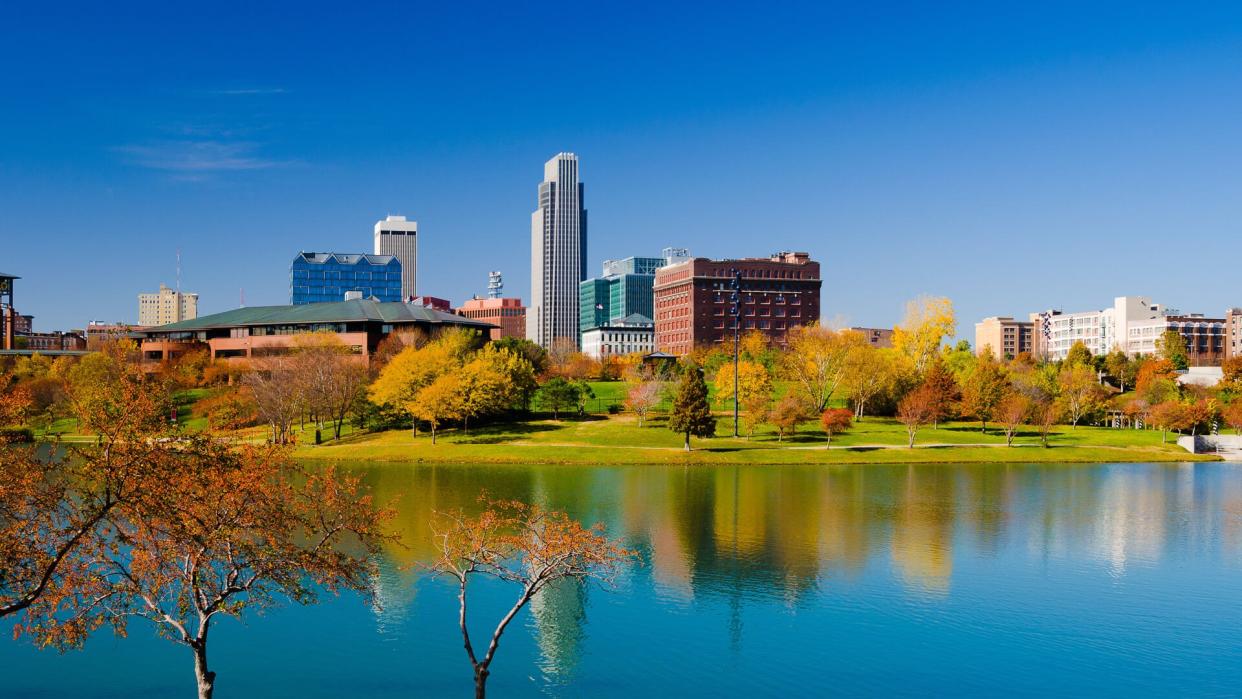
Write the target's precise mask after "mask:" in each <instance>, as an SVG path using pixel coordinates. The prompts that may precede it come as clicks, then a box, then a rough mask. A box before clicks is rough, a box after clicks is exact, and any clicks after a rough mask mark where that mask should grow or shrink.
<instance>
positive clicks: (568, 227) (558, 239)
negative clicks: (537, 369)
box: [526, 153, 587, 348]
mask: <svg viewBox="0 0 1242 699" xmlns="http://www.w3.org/2000/svg"><path fill="white" fill-rule="evenodd" d="M582 195H583V185H582V183H581V182H580V181H579V180H578V156H576V155H574V154H573V153H557V155H556V157H554V158H552V159H551V160H549V161H548V162H547V163H545V164H544V166H543V182H541V183H540V184H539V208H538V209H536V210H535V212H534V213H532V214H531V216H530V307H529V309H528V310H527V312H526V338H527V339H529V340H531V341H533V342H535V343H536V344H539V345H542V346H543V347H546V348H551V347H552V345H553V343H554V342H555V341H556V340H557V339H558V338H569V339H570V340H572V341H573V343H574V344H575V345H577V344H578V342H579V334H578V283H579V282H581V281H582V280H583V279H586V253H587V212H586V208H584V206H583V196H582Z"/></svg>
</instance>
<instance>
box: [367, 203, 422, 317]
mask: <svg viewBox="0 0 1242 699" xmlns="http://www.w3.org/2000/svg"><path fill="white" fill-rule="evenodd" d="M375 254H376V255H392V256H393V257H395V258H397V260H398V261H400V262H401V300H402V301H409V300H410V299H412V298H414V297H415V296H418V285H417V283H416V282H417V280H418V221H407V220H405V217H404V216H389V217H388V218H386V219H384V220H383V221H376V223H375Z"/></svg>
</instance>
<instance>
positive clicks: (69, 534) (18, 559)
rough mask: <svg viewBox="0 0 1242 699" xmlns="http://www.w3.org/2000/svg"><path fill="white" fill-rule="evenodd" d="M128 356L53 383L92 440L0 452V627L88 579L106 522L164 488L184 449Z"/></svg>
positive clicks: (155, 391) (164, 403)
mask: <svg viewBox="0 0 1242 699" xmlns="http://www.w3.org/2000/svg"><path fill="white" fill-rule="evenodd" d="M128 354H129V352H128V346H127V345H125V344H122V343H105V345H104V346H103V347H102V348H101V351H99V352H96V353H93V354H91V355H88V356H87V357H85V358H83V360H82V361H81V362H80V363H79V364H77V365H75V366H74V367H73V369H72V370H71V371H70V372H69V376H68V377H67V380H64V381H62V380H61V379H56V380H57V381H58V382H61V383H62V384H63V390H64V392H65V395H66V399H67V401H68V403H69V405H70V407H71V409H72V412H73V415H74V417H76V418H77V420H78V425H79V429H80V430H81V431H83V432H87V433H93V434H94V435H95V438H94V439H93V440H91V441H89V442H82V443H78V444H73V445H68V446H66V447H64V448H63V450H62V449H61V448H60V447H59V445H56V444H53V445H52V447H51V448H50V449H47V448H44V449H37V448H33V447H18V446H12V447H6V448H4V449H3V450H0V617H3V616H8V615H13V614H18V613H21V612H27V613H29V609H30V608H31V607H32V606H33V605H34V604H35V603H36V602H37V601H38V600H40V598H42V597H44V596H45V595H53V596H54V595H58V594H62V593H63V591H65V590H66V589H71V588H74V587H75V586H77V585H78V584H79V583H80V582H81V581H82V580H84V579H85V578H86V577H88V575H89V573H88V571H87V570H86V567H85V566H86V564H85V562H84V561H85V560H86V559H88V558H89V557H90V556H91V555H93V554H95V553H97V552H98V551H99V550H100V549H101V547H103V546H104V545H105V544H106V541H105V539H106V537H105V535H104V532H103V529H104V528H105V519H106V518H107V517H108V516H109V515H111V514H112V512H113V510H114V509H116V508H117V507H118V506H119V505H121V504H123V503H125V502H127V501H129V500H130V499H131V498H132V497H135V496H140V495H141V494H142V492H143V491H144V489H145V488H146V487H147V484H148V483H149V482H151V481H152V480H158V477H159V475H160V474H162V473H163V472H164V471H165V470H166V469H167V467H168V464H169V461H170V458H171V457H172V456H173V455H175V454H176V453H177V451H178V449H179V448H178V447H177V446H176V445H175V444H173V443H171V442H170V441H169V438H170V437H171V436H173V435H174V432H173V431H172V426H171V425H170V423H169V421H168V419H167V418H168V413H167V412H166V411H167V410H168V409H169V406H171V401H170V400H169V399H168V396H167V395H166V394H165V392H164V391H163V387H162V385H161V384H160V383H158V382H153V381H147V380H146V379H145V377H144V376H143V373H142V371H141V370H140V369H139V368H138V367H137V366H135V365H134V364H133V363H132V362H131V361H130V358H129V357H128V356H127V355H128ZM58 455H60V456H63V458H58Z"/></svg>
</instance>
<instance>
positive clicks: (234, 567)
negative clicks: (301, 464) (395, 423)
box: [22, 436, 391, 699]
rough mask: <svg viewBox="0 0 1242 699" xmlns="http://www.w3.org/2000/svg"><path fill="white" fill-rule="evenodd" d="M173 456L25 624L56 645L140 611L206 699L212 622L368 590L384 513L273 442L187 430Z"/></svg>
mask: <svg viewBox="0 0 1242 699" xmlns="http://www.w3.org/2000/svg"><path fill="white" fill-rule="evenodd" d="M176 458H177V460H178V462H179V463H178V464H177V465H178V466H179V467H178V468H168V469H164V470H163V471H162V472H161V473H159V474H158V475H159V477H158V478H153V479H149V480H147V481H146V482H145V484H144V488H143V492H142V493H141V494H139V495H136V496H134V497H132V498H129V499H127V500H124V501H122V502H120V503H119V504H118V505H117V506H116V507H115V508H114V509H113V510H112V511H111V512H110V513H109V514H108V515H107V518H106V519H107V523H108V527H107V529H108V534H109V536H110V540H109V542H108V543H107V545H104V546H101V547H99V548H98V549H96V550H94V551H92V555H91V556H90V557H89V558H87V559H86V560H85V561H84V562H83V566H84V568H85V571H86V573H87V574H86V575H83V576H82V577H81V578H80V579H78V580H76V581H74V584H72V585H67V586H58V587H56V588H55V589H52V590H49V591H48V592H46V593H45V594H44V595H43V596H42V597H40V598H39V599H38V600H37V601H36V602H35V603H34V604H33V605H32V606H31V609H30V613H29V615H28V618H27V623H26V624H25V625H24V627H23V629H22V630H23V632H25V633H28V634H31V635H32V636H33V637H34V638H35V639H36V642H38V643H39V644H40V645H43V646H53V647H57V648H62V649H64V648H71V647H76V646H79V645H81V643H82V642H83V641H84V640H85V638H86V636H87V635H88V634H89V633H90V632H91V631H93V630H95V629H96V628H99V627H101V626H105V625H107V626H111V627H112V628H113V629H114V631H115V632H116V633H118V634H120V635H125V634H126V632H127V630H128V620H129V619H130V618H134V617H137V618H142V619H146V620H148V621H150V622H151V623H152V624H153V625H154V626H155V628H156V630H157V632H158V633H159V634H160V635H161V636H163V637H164V638H167V639H168V640H171V641H173V642H175V643H178V644H181V645H183V646H185V647H186V648H187V649H188V650H189V651H190V653H191V655H192V656H193V662H194V675H195V681H196V683H197V687H198V696H199V699H211V697H212V694H213V692H214V690H215V684H216V675H215V672H214V671H212V670H211V669H210V666H209V665H208V641H209V638H210V636H209V632H210V630H211V628H212V623H213V622H214V621H215V620H216V619H217V618H218V617H221V616H234V617H241V616H243V615H244V614H245V613H246V612H252V611H256V610H262V609H264V608H267V607H270V606H272V605H273V604H275V603H276V602H278V601H279V600H281V599H287V600H290V601H293V602H297V603H299V604H311V603H313V602H315V601H316V600H317V598H318V594H319V591H320V590H327V591H331V592H336V591H338V590H340V589H349V590H355V591H358V592H361V593H363V594H367V593H369V592H370V581H371V578H372V576H373V575H374V573H375V559H376V556H377V555H378V553H379V545H380V542H382V541H383V540H386V539H387V538H388V537H387V535H385V534H382V533H381V530H380V523H381V522H382V521H383V520H384V519H386V518H388V517H390V516H391V513H390V512H389V511H387V510H383V509H377V508H376V507H374V506H373V505H372V503H371V500H370V497H369V496H368V495H366V494H365V493H363V492H362V491H361V489H360V484H359V481H358V479H354V478H343V477H340V476H338V475H337V474H336V473H335V471H334V470H332V469H325V470H322V471H318V472H313V473H312V472H306V471H302V470H300V469H298V468H296V467H295V466H293V465H292V464H291V463H290V462H288V461H287V459H286V458H285V457H284V452H282V451H280V450H278V449H277V448H275V447H270V446H268V447H254V446H241V447H232V446H227V445H223V444H221V443H219V442H218V441H216V440H212V439H211V438H210V437H207V436H196V437H193V438H189V439H186V440H183V441H182V443H181V446H180V449H179V450H178V453H177V455H176Z"/></svg>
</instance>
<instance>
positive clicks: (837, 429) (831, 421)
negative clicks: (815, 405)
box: [819, 408, 854, 449]
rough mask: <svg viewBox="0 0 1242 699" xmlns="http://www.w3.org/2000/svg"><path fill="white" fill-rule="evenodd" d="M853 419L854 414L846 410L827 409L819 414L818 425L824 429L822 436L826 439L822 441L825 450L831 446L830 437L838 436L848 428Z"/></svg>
mask: <svg viewBox="0 0 1242 699" xmlns="http://www.w3.org/2000/svg"><path fill="white" fill-rule="evenodd" d="M853 417H854V412H853V411H852V410H847V409H846V408H828V409H827V410H825V411H824V412H823V413H821V414H820V416H819V424H820V426H821V427H823V428H824V435H825V436H826V437H827V439H826V440H825V441H824V448H825V449H827V448H828V446H829V445H830V444H832V435H834V434H840V433H842V432H844V431H846V430H848V429H849V428H850V425H851V424H852V422H853Z"/></svg>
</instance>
